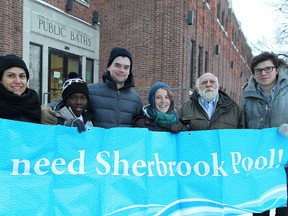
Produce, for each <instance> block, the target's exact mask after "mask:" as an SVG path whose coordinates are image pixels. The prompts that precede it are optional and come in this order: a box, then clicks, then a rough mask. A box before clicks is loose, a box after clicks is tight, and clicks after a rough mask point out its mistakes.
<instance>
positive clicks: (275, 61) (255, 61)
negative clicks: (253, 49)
mask: <svg viewBox="0 0 288 216" xmlns="http://www.w3.org/2000/svg"><path fill="white" fill-rule="evenodd" d="M266 60H271V61H272V63H273V64H274V66H275V68H276V69H277V68H278V67H279V66H280V65H281V61H280V59H279V58H278V55H277V54H275V53H273V52H263V53H261V54H259V55H257V56H255V57H254V58H253V59H252V61H251V65H250V68H251V71H252V73H253V74H254V69H255V66H256V65H257V64H259V63H260V62H263V61H266Z"/></svg>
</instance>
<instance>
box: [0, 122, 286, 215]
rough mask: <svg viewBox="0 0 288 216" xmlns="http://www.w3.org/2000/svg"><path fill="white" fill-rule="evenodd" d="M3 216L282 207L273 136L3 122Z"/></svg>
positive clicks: (280, 150) (281, 156)
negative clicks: (85, 129)
mask: <svg viewBox="0 0 288 216" xmlns="http://www.w3.org/2000/svg"><path fill="white" fill-rule="evenodd" d="M0 131H1V142H0V145H1V147H0V181H1V183H0V191H1V196H0V215H30V216H31V215H45V216H46V215H82V216H84V215H97V216H98V215H107V216H108V215H109V216H122V215H125V216H127V215H131V216H132V215H133V216H138V215H156V216H160V215H161V216H162V215H165V216H166V215H205V216H207V215H213V216H215V215H239V214H244V213H249V212H262V211H264V210H267V209H272V208H275V207H279V206H285V205H286V202H287V200H286V197H287V192H286V175H285V170H284V165H285V164H286V162H287V159H288V138H286V137H284V136H282V135H280V134H279V133H278V132H277V129H276V128H271V129H263V130H211V131H192V132H181V133H179V134H171V133H166V132H151V131H149V130H147V129H137V128H112V129H103V128H93V127H91V128H88V130H87V131H86V132H83V133H81V134H79V133H78V132H77V129H76V128H70V127H64V126H46V125H39V124H32V123H24V122H17V121H10V120H4V119H0Z"/></svg>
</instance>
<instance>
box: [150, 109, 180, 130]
mask: <svg viewBox="0 0 288 216" xmlns="http://www.w3.org/2000/svg"><path fill="white" fill-rule="evenodd" d="M147 114H148V115H149V117H150V118H151V119H153V120H154V123H156V124H158V125H159V126H161V127H164V128H167V129H169V128H170V127H171V126H172V125H174V124H176V123H178V118H177V116H176V113H175V111H174V110H173V111H172V112H171V113H169V114H167V113H166V114H165V113H162V112H159V111H158V110H156V109H154V108H152V107H151V106H148V107H147Z"/></svg>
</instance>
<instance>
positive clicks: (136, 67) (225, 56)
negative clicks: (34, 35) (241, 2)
mask: <svg viewBox="0 0 288 216" xmlns="http://www.w3.org/2000/svg"><path fill="white" fill-rule="evenodd" d="M45 2H47V3H48V4H51V5H53V6H54V7H56V8H58V9H60V10H62V11H63V12H66V13H68V14H70V15H72V16H75V17H77V18H79V19H82V20H83V21H85V22H87V23H90V24H92V14H93V11H95V10H96V11H98V12H99V22H100V28H101V30H100V51H99V52H100V61H99V71H100V76H99V77H100V81H101V75H102V74H103V72H105V71H106V65H107V59H108V55H109V53H110V51H111V49H112V48H113V47H115V46H120V47H125V48H127V49H129V50H130V51H131V53H132V54H133V73H134V76H135V84H136V88H137V89H138V90H139V92H140V93H141V96H142V98H143V101H144V103H146V95H147V91H148V89H149V88H150V86H151V85H152V84H153V83H154V82H156V81H163V82H166V83H168V84H169V85H170V86H171V87H172V88H177V89H181V90H177V92H178V93H177V92H175V96H176V99H177V101H179V104H180V103H181V102H183V101H184V100H186V99H187V98H188V97H189V96H188V91H187V89H188V88H191V87H192V88H194V85H195V81H196V79H197V77H198V76H199V75H201V74H203V73H204V72H212V73H214V74H215V75H217V76H218V78H219V81H220V85H221V89H223V90H224V91H225V92H226V93H227V94H229V95H230V96H231V97H232V98H234V99H235V100H236V101H237V102H239V101H240V99H241V93H242V89H241V86H242V85H243V84H244V82H246V80H247V79H248V77H249V76H250V70H249V67H248V64H249V62H250V60H251V57H252V55H251V50H250V48H249V47H248V45H247V42H246V40H245V37H244V35H243V33H242V32H241V30H239V24H238V21H237V20H236V18H235V16H234V14H233V11H232V10H231V8H229V3H228V1H226V0H215V1H209V4H208V3H206V1H205V0H197V1H194V0H188V1H175V0H145V1H143V0H133V1H131V0H117V1H116V0H93V1H88V2H89V6H88V7H87V5H85V4H81V3H79V2H78V1H73V10H71V11H67V10H66V3H67V1H66V0H65V1H58V0H46V1H45ZM219 5H220V7H219ZM8 8H9V10H7V9H8ZM219 8H220V10H219ZM188 11H193V12H194V22H193V25H188V24H187V15H188ZM218 11H220V12H218ZM0 16H1V17H3V22H1V23H0V31H1V34H0V53H1V54H3V53H16V54H19V55H21V54H22V32H23V29H22V22H23V1H12V0H7V1H1V3H0ZM217 17H218V18H217ZM192 41H193V43H192ZM192 45H193V47H192ZM216 46H219V47H220V51H219V53H218V54H216V52H215V49H216ZM200 47H201V49H199V48H200ZM205 56H206V57H205ZM192 57H193V58H192ZM247 62H248V63H247ZM179 92H181V93H179Z"/></svg>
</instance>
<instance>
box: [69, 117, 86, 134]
mask: <svg viewBox="0 0 288 216" xmlns="http://www.w3.org/2000/svg"><path fill="white" fill-rule="evenodd" d="M64 125H65V126H69V127H77V130H78V132H79V133H81V132H83V131H86V128H85V125H84V122H83V121H81V120H80V119H78V118H72V119H69V120H67V121H65V123H64Z"/></svg>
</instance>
